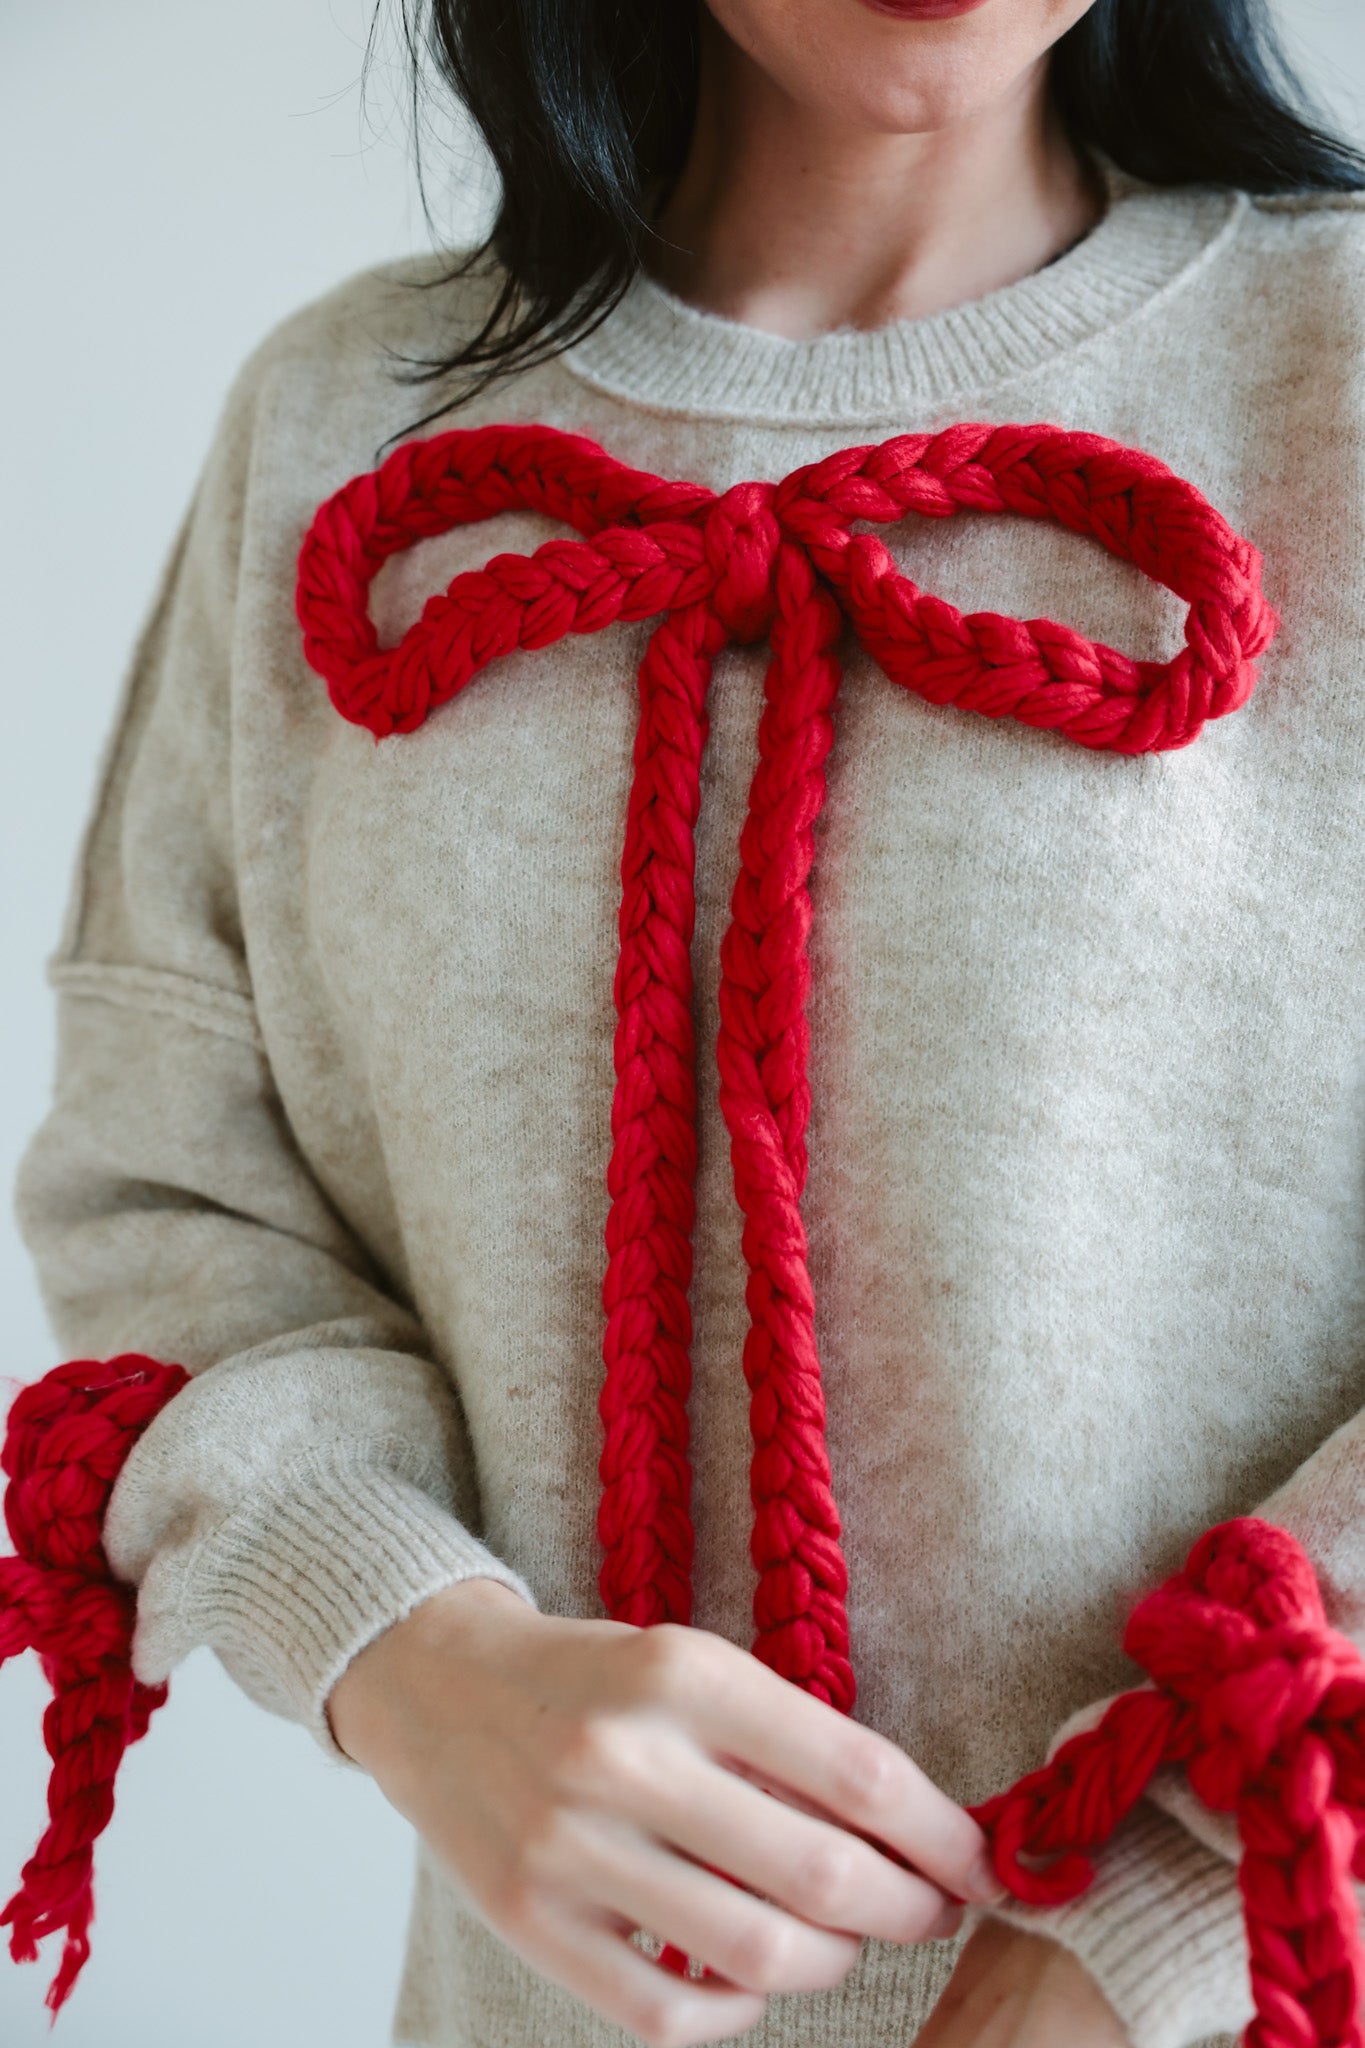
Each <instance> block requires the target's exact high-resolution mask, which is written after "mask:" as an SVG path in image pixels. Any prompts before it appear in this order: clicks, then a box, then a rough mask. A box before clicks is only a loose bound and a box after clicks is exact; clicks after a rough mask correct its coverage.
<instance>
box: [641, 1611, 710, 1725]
mask: <svg viewBox="0 0 1365 2048" xmlns="http://www.w3.org/2000/svg"><path fill="white" fill-rule="evenodd" d="M632 1648H633V1650H634V1656H633V1659H632V1664H633V1673H634V1680H635V1689H636V1697H637V1698H638V1699H639V1700H640V1701H641V1703H642V1704H645V1705H648V1706H655V1705H659V1704H661V1703H664V1702H677V1701H678V1700H680V1699H682V1698H684V1697H685V1696H686V1695H687V1694H688V1693H689V1692H690V1691H691V1689H692V1687H693V1686H694V1685H695V1684H696V1683H697V1682H698V1679H699V1675H700V1668H701V1665H702V1662H703V1659H704V1654H705V1653H704V1652H703V1651H702V1650H701V1647H700V1643H699V1640H698V1637H697V1633H696V1631H695V1630H693V1629H689V1628H684V1627H682V1626H681V1625H680V1624H679V1623H677V1622H670V1621H665V1622H660V1623H659V1624H658V1626H657V1627H655V1628H647V1629H642V1630H641V1632H640V1635H639V1637H638V1639H637V1641H636V1642H635V1644H634V1645H633V1646H632Z"/></svg>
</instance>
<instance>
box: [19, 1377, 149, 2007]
mask: <svg viewBox="0 0 1365 2048" xmlns="http://www.w3.org/2000/svg"><path fill="white" fill-rule="evenodd" d="M188 1377H189V1375H188V1374H187V1373H186V1372H185V1371H184V1369H183V1367H181V1366H178V1365H159V1364H157V1362H156V1361H155V1360H154V1359H151V1358H140V1357H136V1356H132V1355H130V1356H127V1357H123V1358H111V1359H108V1360H107V1361H103V1362H100V1361H96V1360H93V1359H84V1358H78V1359H75V1360H73V1361H72V1362H71V1363H70V1364H69V1365H59V1366H58V1367H57V1368H56V1369H55V1371H53V1372H50V1373H48V1374H47V1375H46V1377H45V1378H43V1379H40V1380H38V1381H36V1382H35V1383H34V1385H32V1386H29V1387H25V1388H24V1389H23V1390H22V1391H21V1393H20V1394H19V1395H18V1396H17V1398H16V1399H15V1401H14V1404H13V1406H12V1407H11V1409H10V1412H9V1422H8V1427H7V1430H6V1435H5V1442H4V1447H3V1450H2V1451H0V1470H3V1471H4V1472H5V1474H6V1476H7V1477H8V1479H9V1482H10V1483H9V1485H8V1487H7V1488H6V1490H5V1523H6V1526H7V1528H8V1530H9V1534H10V1541H11V1542H12V1543H13V1545H14V1549H15V1555H14V1556H13V1557H4V1558H0V1664H3V1663H4V1661H5V1659H6V1658H7V1657H17V1656H18V1654H19V1652H20V1651H21V1650H36V1651H37V1652H38V1655H39V1657H40V1658H41V1660H42V1666H43V1674H44V1676H45V1677H46V1679H47V1680H48V1683H49V1684H50V1685H51V1687H52V1704H51V1705H50V1706H49V1707H48V1709H47V1712H46V1713H45V1714H44V1716H43V1737H44V1740H45V1742H46V1744H47V1751H48V1755H49V1756H50V1757H51V1758H52V1777H51V1781H50V1784H49V1787H48V1795H47V1804H48V1813H49V1815H50V1816H51V1818H50V1822H49V1825H48V1827H47V1829H46V1831H45V1833H44V1835H43V1837H42V1840H41V1841H40V1842H39V1844H38V1846H37V1848H36V1849H35V1850H34V1852H33V1854H32V1856H31V1857H30V1858H29V1860H28V1862H27V1863H26V1864H25V1865H24V1869H23V1876H22V1880H21V1882H20V1886H19V1889H18V1891H17V1892H16V1893H15V1895H14V1897H13V1898H12V1899H11V1900H10V1902H9V1904H8V1905H7V1906H6V1907H5V1910H4V1912H3V1913H0V1926H7V1927H9V1928H10V1929H11V1933H10V1954H11V1955H12V1956H13V1957H14V1959H15V1961H16V1962H33V1961H34V1960H35V1959H36V1957H37V1954H38V1943H39V1942H40V1941H41V1940H42V1939H43V1937H44V1936H45V1935H48V1934H53V1933H56V1932H57V1931H59V1930H60V1929H63V1928H64V1929H65V1930H66V1941H65V1943H64V1945H63V1949H62V1960H61V1965H60V1968H59V1969H58V1971H57V1974H56V1976H55V1978H54V1979H53V1981H52V1986H51V1989H50V1990H49V1992H48V1995H47V2002H48V2005H49V2006H50V2007H51V2009H52V2011H53V2012H54V2013H55V2012H57V2011H58V2010H59V2009H60V2007H61V2006H62V2005H63V2004H64V2002H65V2000H66V1998H67V1996H68V1994H69V1993H70V1991H71V1988H72V1986H73V1984H74V1983H75V1981H76V1978H77V1977H78V1976H79V1974H80V1972H81V1969H82V1967H83V1965H84V1963H85V1959H86V1957H87V1956H88V1955H89V1953H90V1935H89V1927H90V1921H91V1918H92V1916H93V1914H94V1910H95V1900H94V1891H93V1858H94V1845H95V1841H96V1839H97V1837H98V1836H99V1835H100V1834H101V1833H102V1832H103V1830H104V1828H105V1827H106V1826H107V1824H108V1821H109V1816H110V1814H111V1813H112V1812H113V1810H114V1778H115V1775H116V1773H117V1771H118V1767H119V1764H120V1762H121V1761H122V1759H123V1752H124V1750H125V1749H127V1747H128V1745H129V1743H130V1742H136V1741H137V1740H138V1738H139V1737H140V1736H142V1735H145V1734H146V1732H147V1724H148V1722H149V1721H150V1719H151V1717H152V1714H153V1713H154V1712H155V1710H156V1709H157V1708H158V1707H159V1706H160V1705H161V1703H162V1701H163V1700H164V1699H165V1697H166V1688H165V1686H145V1685H139V1684H138V1682H137V1681H136V1680H135V1679H134V1677H133V1672H132V1662H131V1653H132V1640H133V1617H134V1611H135V1606H136V1599H135V1595H134V1593H133V1590H132V1588H131V1587H130V1586H123V1585H120V1584H119V1583H118V1581H117V1580H116V1579H115V1578H114V1577H113V1576H112V1575H111V1573H110V1570H109V1565H108V1562H107V1560H106V1558H105V1555H104V1544H103V1541H102V1539H101V1530H102V1528H103V1524H104V1511H105V1508H106V1507H107V1505H108V1502H109V1495H110V1493H111V1492H112V1491H113V1487H114V1481H115V1480H116V1479H117V1478H118V1475H119V1472H120V1471H121V1470H122V1467H123V1461H124V1459H125V1458H126V1457H127V1455H128V1452H129V1451H130V1450H131V1449H132V1447H133V1445H134V1443H135V1442H136V1441H137V1439H138V1437H139V1436H140V1435H141V1434H142V1432H143V1430H144V1429H145V1428H146V1426H147V1424H148V1423H149V1422H150V1421H151V1419H152V1417H153V1416H154V1415H155V1414H156V1413H157V1412H158V1410H159V1409H161V1408H163V1407H164V1406H165V1404H166V1402H167V1401H169V1400H170V1398H171V1396H172V1395H173V1394H175V1393H178V1392H179V1390H180V1388H181V1387H182V1386H183V1385H184V1384H185V1381H186V1379H187V1378H188Z"/></svg>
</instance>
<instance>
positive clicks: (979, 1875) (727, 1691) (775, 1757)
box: [690, 1644, 1004, 1903]
mask: <svg viewBox="0 0 1365 2048" xmlns="http://www.w3.org/2000/svg"><path fill="white" fill-rule="evenodd" d="M725 1647H726V1648H728V1649H733V1645H729V1644H727V1645H726V1646H725ZM710 1676H711V1679H712V1682H711V1683H710V1684H709V1685H708V1686H705V1687H702V1688H699V1692H698V1697H697V1700H696V1702H695V1705H694V1708H693V1712H692V1714H691V1716H690V1718H691V1720H692V1725H693V1729H694V1732H695V1735H696V1737H697V1739H698V1740H699V1741H700V1742H702V1743H703V1744H704V1745H705V1746H706V1747H708V1748H709V1749H711V1751H712V1752H713V1753H714V1754H715V1755H716V1756H717V1757H718V1758H720V1759H726V1758H729V1759H732V1760H733V1761H734V1762H735V1763H737V1764H738V1765H740V1766H741V1768H742V1769H744V1770H745V1771H746V1772H756V1773H759V1774H761V1775H762V1776H763V1777H764V1778H765V1779H766V1780H768V1781H769V1782H770V1783H771V1784H772V1786H773V1787H774V1789H777V1790H783V1789H785V1790H789V1791H791V1792H793V1793H795V1794H796V1795H797V1796H798V1797H799V1798H800V1799H803V1800H807V1801H810V1802H812V1803H813V1804H814V1805H815V1806H816V1807H817V1808H818V1809H819V1810H820V1811H821V1812H822V1813H824V1814H825V1815H827V1816H828V1817H829V1818H831V1819H833V1820H835V1821H838V1822H841V1823H842V1824H843V1825H844V1826H845V1827H848V1828H850V1829H851V1830H853V1831H854V1832H855V1833H857V1834H860V1835H864V1836H866V1837H868V1838H870V1839H871V1840H872V1841H873V1843H874V1844H877V1845H885V1846H886V1847H887V1848H890V1849H892V1850H895V1851H897V1852H899V1855H900V1856H902V1857H904V1859H905V1860H906V1861H907V1862H908V1863H910V1864H911V1865H913V1867H914V1868H915V1869H916V1870H918V1871H920V1872H922V1873H923V1875H924V1876H925V1877H928V1878H932V1879H933V1881H934V1882H935V1883H936V1884H939V1885H941V1886H943V1888H944V1889H945V1890H947V1891H952V1892H955V1893H956V1894H957V1896H958V1897H959V1898H961V1899H971V1900H975V1901H978V1902H980V1903H989V1902H992V1901H994V1900H997V1899H999V1898H1001V1897H1002V1896H1003V1895H1004V1887H1003V1886H1002V1885H1001V1883H1000V1880H999V1878H998V1877H997V1876H996V1874H995V1872H994V1870H993V1869H992V1868H991V1864H990V1861H989V1856H988V1852H987V1843H986V1837H985V1835H984V1834H983V1833H982V1831H981V1829H980V1828H979V1827H978V1826H977V1824H976V1822H975V1821H974V1820H973V1819H972V1817H971V1815H970V1814H969V1813H967V1812H966V1811H964V1809H963V1808H962V1807H960V1806H959V1805H958V1804H957V1802H956V1801H955V1800H952V1799H950V1798H949V1797H948V1795H947V1793H946V1792H943V1791H940V1789H939V1787H938V1786H937V1785H936V1784H935V1783H934V1782H933V1780H932V1778H929V1777H927V1776H926V1774H925V1773H924V1772H923V1771H922V1770H921V1769H920V1767H919V1765H918V1764H917V1763H915V1762H914V1760H913V1758H911V1757H909V1756H907V1755H906V1753H905V1751H904V1750H902V1749H899V1748H897V1746H896V1744H895V1743H894V1742H889V1741H888V1740H887V1738H886V1737H885V1736H884V1735H878V1734H877V1732H876V1731H875V1729H872V1728H864V1727H861V1726H860V1725H859V1724H858V1723H857V1722H856V1721H850V1720H849V1719H848V1718H847V1716H846V1715H844V1714H841V1713H839V1712H838V1711H837V1710H836V1709H835V1708H834V1707H830V1706H827V1705H826V1704H825V1702H824V1701H823V1700H817V1699H814V1698H813V1697H812V1696H811V1694H809V1693H806V1692H802V1691H801V1689H800V1687H799V1686H795V1685H792V1684H790V1683H789V1682H788V1681H787V1680H786V1679H785V1678H779V1677H778V1676H777V1674H776V1673H775V1672H773V1671H770V1670H769V1669H768V1667H767V1666H766V1665H764V1664H760V1663H759V1662H758V1660H757V1659H756V1658H754V1657H751V1656H749V1655H747V1654H746V1653H745V1652H743V1651H736V1652H735V1653H734V1655H733V1656H732V1657H727V1658H719V1657H718V1658H717V1659H716V1664H715V1667H714V1669H713V1671H712V1673H711V1674H710Z"/></svg>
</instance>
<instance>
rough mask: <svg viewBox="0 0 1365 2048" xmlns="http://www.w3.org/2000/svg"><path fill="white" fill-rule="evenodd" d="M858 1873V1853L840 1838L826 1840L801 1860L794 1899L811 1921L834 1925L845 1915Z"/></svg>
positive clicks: (799, 1910)
mask: <svg viewBox="0 0 1365 2048" xmlns="http://www.w3.org/2000/svg"><path fill="white" fill-rule="evenodd" d="M856 1876H857V1852H856V1850H855V1849H854V1848H853V1845H852V1844H851V1843H849V1844H847V1845H845V1844H844V1843H843V1842H841V1841H839V1840H838V1839H837V1838H836V1839H835V1840H833V1841H822V1842H820V1843H818V1844H817V1845H816V1846H815V1847H814V1848H813V1849H810V1850H808V1851H807V1852H806V1854H805V1855H804V1856H803V1857H802V1859H801V1861H800V1862H799V1863H798V1865H797V1867H796V1869H795V1871H794V1873H793V1879H792V1894H793V1896H792V1901H791V1903H792V1904H793V1905H794V1906H795V1907H796V1909H797V1911H798V1912H799V1913H801V1914H803V1915H804V1917H805V1918H806V1919H807V1920H815V1921H818V1922H819V1923H821V1924H822V1925H824V1926H832V1925H834V1924H835V1923H837V1922H838V1921H839V1920H840V1918H841V1916H843V1915H845V1913H846V1909H847V1907H848V1903H849V1899H850V1897H851V1895H852V1892H853V1888H854V1884H855V1882H856Z"/></svg>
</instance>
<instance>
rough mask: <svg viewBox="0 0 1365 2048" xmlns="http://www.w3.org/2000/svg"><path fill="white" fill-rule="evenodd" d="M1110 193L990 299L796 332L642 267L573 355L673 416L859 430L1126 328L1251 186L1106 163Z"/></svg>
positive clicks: (1213, 236)
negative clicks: (726, 310) (740, 315)
mask: <svg viewBox="0 0 1365 2048" xmlns="http://www.w3.org/2000/svg"><path fill="white" fill-rule="evenodd" d="M1101 169H1102V171H1103V174H1104V177H1105V182H1106V186H1107V188H1108V203H1107V207H1106V211H1105V212H1104V214H1103V215H1102V216H1101V218H1100V220H1099V221H1098V222H1097V223H1096V225H1095V226H1094V227H1093V228H1092V229H1091V230H1090V232H1089V233H1088V234H1087V235H1085V236H1083V238H1082V239H1081V240H1080V241H1079V242H1077V243H1076V244H1075V245H1074V247H1072V248H1071V249H1069V250H1068V251H1067V252H1066V254H1065V255H1063V256H1060V257H1058V258H1057V259H1056V260H1055V261H1054V262H1052V263H1050V264H1048V265H1047V266H1046V267H1045V268H1044V269H1042V270H1039V271H1035V272H1033V273H1032V274H1031V275H1030V276H1028V277H1023V278H1020V279H1019V280H1018V281H1017V282H1016V283H1014V284H1009V285H1005V286H1003V287H1002V288H1001V289H1000V290H998V291H994V292H990V293H988V294H986V296H985V297H983V298H980V299H974V300H972V301H971V302H970V303H968V304H966V305H962V306H953V307H950V308H949V309H948V310H946V311H945V312H942V313H933V314H929V315H927V316H925V317H923V318H920V319H909V320H895V321H891V322H889V323H888V324H887V325H885V326H883V327H876V328H867V329H857V328H840V329H836V330H834V331H832V332H830V333H828V334H821V335H817V336H815V337H813V338H812V339H810V340H807V341H789V340H787V339H785V338H784V337H783V336H781V335H775V334H769V333H766V332H765V331H764V330H763V329H761V328H758V327H749V326H745V325H744V324H743V323H741V322H739V321H736V320H728V319H723V318H722V317H720V316H719V315H717V314H714V313H703V312H699V311H698V310H697V309H696V308H695V307H692V306H689V305H687V304H686V303H685V302H684V301H683V300H682V299H679V298H676V297H675V296H674V295H673V293H671V292H669V291H667V290H665V288H664V287H663V286H662V285H660V284H658V283H656V281H655V280H654V279H653V278H651V277H649V276H648V275H647V274H646V273H644V272H641V273H640V274H639V275H638V276H637V277H636V278H635V279H634V281H633V282H632V284H631V285H630V287H629V289H628V290H627V292H626V294H625V296H624V298H622V300H621V301H620V303H619V304H618V305H617V306H615V307H614V308H613V310H612V312H611V313H610V314H609V315H608V317H607V319H606V320H604V321H603V323H602V324H601V326H600V327H598V328H596V329H595V330H594V331H593V332H592V333H591V334H589V335H587V336H585V337H584V338H583V340H581V341H579V342H576V343H575V344H574V346H573V347H572V348H570V349H568V350H566V351H565V352H564V354H563V355H562V356H561V358H560V360H561V362H562V363H563V364H564V366H565V368H566V369H568V370H569V371H570V372H571V373H572V374H573V375H575V376H577V377H579V378H582V379H583V380H584V381H586V382H587V383H590V384H593V385H595V386H596V387H597V388H598V389H600V390H603V391H607V392H610V393H612V394H613V395H615V396H617V397H620V398H623V399H626V400H628V401H631V402H633V403H635V404H638V405H643V406H646V407H649V408H652V409H656V410H659V411H664V412H674V413H686V414H692V415H702V416H709V417H713V418H716V417H721V418H735V419H746V420H774V421H784V420H785V421H791V422H792V423H798V422H799V423H801V424H803V425H813V424H818V423H821V422H828V423H829V424H831V425H852V424H858V423H861V422H865V421H867V420H870V419H876V418H881V417H886V418H891V419H894V418H895V417H897V416H898V415H901V414H903V413H904V411H905V408H906V407H907V406H910V405H917V406H926V405H929V406H932V405H935V404H937V403H939V402H941V401H943V400H945V399H948V398H953V397H956V396H959V395H961V394H963V393H965V392H968V391H973V390H978V389H981V388H982V387H985V386H989V385H993V384H996V383H999V382H1000V381H1001V380H1003V379H1006V378H1009V377H1011V376H1016V375H1018V374H1020V373H1022V372H1024V371H1028V370H1032V369H1035V368H1037V367H1039V366H1040V365H1042V364H1043V363H1045V362H1047V361H1048V360H1049V359H1051V358H1055V357H1057V356H1060V355H1063V354H1065V353H1066V352H1067V351H1068V350H1069V349H1072V348H1075V347H1076V346H1077V345H1078V344H1080V343H1082V342H1084V341H1087V340H1089V339H1090V338H1091V337H1092V336H1094V335H1097V334H1100V333H1102V332H1104V331H1105V330H1107V329H1110V328H1113V327H1115V326H1117V325H1118V324H1119V323H1120V322H1121V321H1123V320H1125V319H1127V318H1129V317H1130V316H1131V315H1132V314H1134V313H1135V312H1137V311H1138V310H1139V309H1140V308H1141V307H1142V306H1144V305H1146V304H1147V303H1149V302H1150V301H1151V300H1152V299H1154V298H1155V297H1156V296H1157V295H1158V294H1159V293H1161V292H1163V291H1165V290H1167V289H1168V288H1170V287H1171V286H1173V285H1175V284H1177V283H1178V282H1179V281H1180V280H1181V279H1183V278H1185V277H1187V276H1189V275H1190V274H1191V272H1192V271H1193V270H1194V269H1195V268H1196V267H1197V266H1198V265H1199V264H1200V262H1201V261H1202V260H1203V259H1204V258H1205V257H1206V256H1207V255H1208V254H1209V253H1210V252H1211V250H1212V249H1213V248H1214V246H1215V245H1216V244H1218V243H1219V242H1221V241H1222V239H1223V238H1224V237H1225V236H1227V235H1229V234H1231V233H1232V232H1233V231H1234V230H1235V227H1236V225H1237V222H1238V220H1239V219H1240V217H1241V214H1242V213H1243V211H1244V210H1245V208H1246V206H1247V205H1248V203H1249V202H1248V200H1247V197H1246V195H1245V194H1244V193H1241V192H1236V191H1230V190H1227V189H1225V188H1222V187H1213V186H1200V185H1189V186H1179V187H1175V188H1169V189H1158V188H1156V187H1153V186H1149V185H1143V184H1140V183H1138V182H1137V181H1136V180H1134V179H1131V178H1129V177H1127V176H1126V175H1125V174H1124V173H1122V172H1120V171H1118V170H1117V169H1116V168H1115V167H1114V166H1113V165H1112V164H1108V163H1105V164H1102V166H1101Z"/></svg>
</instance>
